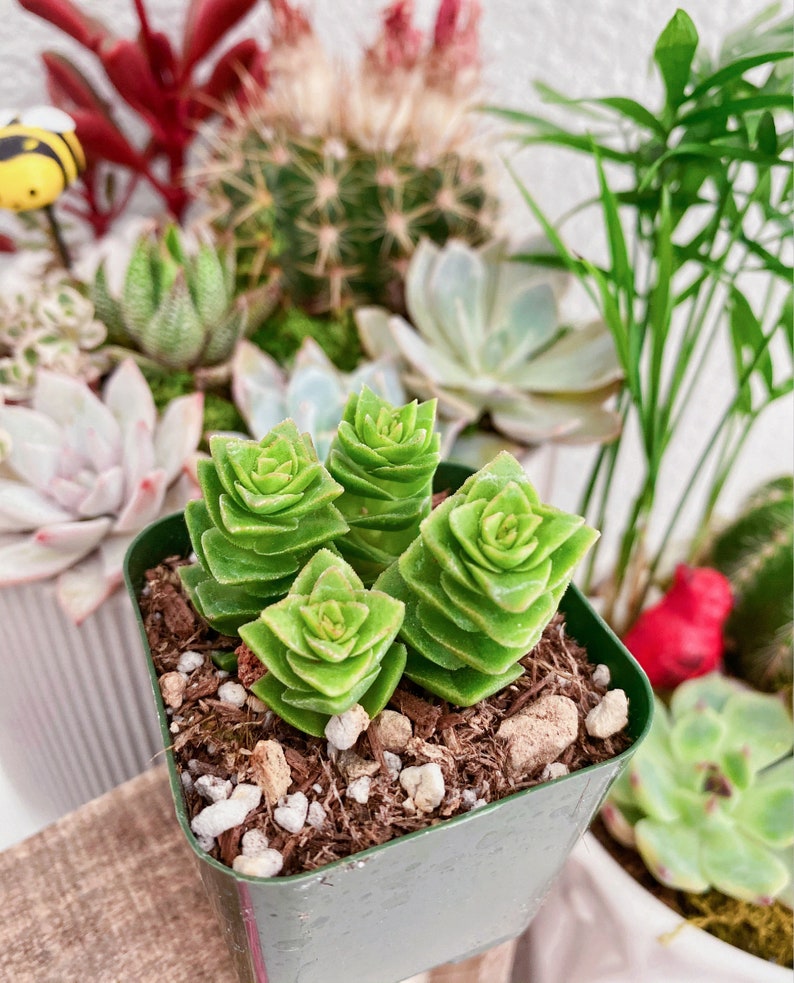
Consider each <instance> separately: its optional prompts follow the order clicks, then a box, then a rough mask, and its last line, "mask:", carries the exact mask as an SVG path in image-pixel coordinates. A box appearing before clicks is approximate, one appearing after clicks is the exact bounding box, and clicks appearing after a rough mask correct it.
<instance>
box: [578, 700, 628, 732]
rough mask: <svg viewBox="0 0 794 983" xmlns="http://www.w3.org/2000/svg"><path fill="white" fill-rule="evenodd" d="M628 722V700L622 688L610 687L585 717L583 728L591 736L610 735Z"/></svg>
mask: <svg viewBox="0 0 794 983" xmlns="http://www.w3.org/2000/svg"><path fill="white" fill-rule="evenodd" d="M628 722H629V701H628V699H627V698H626V694H625V693H624V692H623V690H622V689H611V690H610V691H609V692H608V693H606V694H605V695H604V698H603V699H602V700H601V702H600V703H599V704H598V706H597V707H593V709H592V710H591V711H590V713H588V715H587V716H586V717H585V721H584V726H585V730H586V731H587V733H588V734H589V735H590V736H591V737H599V738H604V737H612V735H613V734H617V733H618V731H620V730H623V728H624V727H625V726H626V724H627V723H628Z"/></svg>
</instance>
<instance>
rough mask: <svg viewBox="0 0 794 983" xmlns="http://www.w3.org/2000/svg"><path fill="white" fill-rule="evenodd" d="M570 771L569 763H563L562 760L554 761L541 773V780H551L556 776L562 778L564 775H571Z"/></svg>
mask: <svg viewBox="0 0 794 983" xmlns="http://www.w3.org/2000/svg"><path fill="white" fill-rule="evenodd" d="M570 772H571V769H570V768H569V767H568V765H566V764H563V763H562V761H552V762H551V764H548V765H546V767H545V768H544V769H543V771H542V772H541V773H540V780H541V781H542V782H550V781H553V780H554V779H555V778H562V776H563V775H569V774H570Z"/></svg>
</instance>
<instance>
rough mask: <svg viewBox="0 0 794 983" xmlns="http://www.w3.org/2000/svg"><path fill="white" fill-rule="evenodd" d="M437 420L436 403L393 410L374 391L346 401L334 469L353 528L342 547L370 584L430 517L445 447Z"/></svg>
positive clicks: (333, 448) (343, 508)
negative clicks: (440, 454)
mask: <svg viewBox="0 0 794 983" xmlns="http://www.w3.org/2000/svg"><path fill="white" fill-rule="evenodd" d="M435 414H436V401H435V400H429V401H428V402H426V403H421V404H418V403H417V402H416V401H415V400H414V401H413V402H411V403H407V404H406V405H405V406H400V407H393V406H391V405H390V404H389V403H388V402H387V401H386V400H384V399H382V398H381V397H379V396H378V395H376V393H374V392H373V391H372V390H371V389H369V388H368V387H367V386H363V387H362V390H361V393H360V395H356V394H353V395H351V396H350V397H349V399H348V401H347V404H346V406H345V411H344V415H343V418H342V420H341V422H340V423H339V428H338V430H337V434H336V437H335V438H334V440H333V442H332V444H331V449H330V451H329V454H328V462H327V463H328V470H329V471H330V473H331V475H332V476H333V477H334V478H335V479H336V480H337V481H338V482H339V483H340V484H341V485H342V487H343V488H344V489H345V492H344V494H343V495H342V497H341V499H340V500H339V503H338V505H339V509H340V511H341V512H342V515H343V516H344V517H345V519H346V520H347V522H348V524H349V525H350V529H349V531H348V532H347V533H346V534H345V535H344V536H343V537H342V538H341V539H340V540H339V541H338V543H337V546H338V548H339V551H340V552H341V553H342V555H343V556H344V557H345V558H346V559H348V560H349V561H350V562H351V563H352V564H353V565H354V566H355V568H356V570H357V571H358V572H359V574H360V575H361V577H362V578H363V579H364V581H365V582H367V583H370V584H371V583H372V582H373V581H374V580H375V578H376V577H377V576H378V574H379V573H381V572H382V571H383V570H385V569H386V567H387V566H388V565H389V564H390V563H391V562H392V561H393V560H395V559H397V557H398V556H400V554H401V553H402V552H403V550H405V549H406V548H407V547H408V546H409V545H410V544H411V542H412V541H413V540H414V539H415V538H416V536H417V534H418V533H419V524H420V523H421V521H422V520H423V519H424V518H426V517H427V516H428V515H429V514H430V507H431V503H432V496H433V475H434V474H435V471H436V468H437V467H438V448H439V441H440V437H439V435H438V434H437V433H435V432H434V430H433V425H434V422H435Z"/></svg>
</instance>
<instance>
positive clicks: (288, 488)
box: [180, 420, 347, 634]
mask: <svg viewBox="0 0 794 983" xmlns="http://www.w3.org/2000/svg"><path fill="white" fill-rule="evenodd" d="M210 454H211V457H210V459H209V460H203V461H200V462H199V465H198V480H199V484H200V485H201V490H202V493H203V498H202V499H201V500H197V501H194V502H191V503H189V504H188V506H187V508H186V509H185V519H186V522H187V527H188V531H189V533H190V540H191V543H192V544H193V549H194V550H195V553H196V557H197V563H195V564H193V565H191V566H187V567H182V568H181V570H180V573H181V576H182V580H183V582H184V584H185V587H186V588H187V591H188V593H189V595H190V598H191V600H192V601H193V604H194V605H195V607H196V609H197V610H198V611H199V613H200V614H201V615H202V616H203V617H204V618H206V619H207V621H209V622H210V624H211V625H213V627H215V628H217V629H218V630H219V631H222V632H225V633H227V634H234V633H236V632H237V629H238V628H239V627H240V625H241V624H243V623H244V622H246V621H251V620H252V619H253V618H256V617H257V616H258V615H259V613H260V611H261V610H262V608H264V607H265V605H266V604H267V603H269V602H272V601H273V600H278V599H280V598H282V597H283V596H284V595H285V594H286V593H287V591H288V590H289V588H290V585H291V584H292V582H293V580H294V579H295V575H296V574H297V572H298V570H299V569H300V568H301V566H302V565H303V563H304V562H305V561H306V560H307V559H308V557H309V555H310V553H311V552H312V550H314V549H317V548H318V547H320V546H323V545H325V544H327V543H330V541H331V540H332V539H334V538H335V537H337V536H341V535H342V534H343V533H344V532H345V531H346V529H347V524H346V523H345V520H344V519H343V518H342V515H341V514H340V512H339V510H338V509H337V508H336V507H335V505H334V504H333V502H334V499H336V498H338V497H339V495H341V493H342V488H341V486H340V485H338V484H337V483H336V482H335V481H334V480H333V478H331V476H330V475H329V474H328V472H327V471H326V469H325V468H324V467H323V466H322V464H321V463H320V462H319V461H318V459H317V454H316V453H315V450H314V447H313V445H312V443H311V440H310V439H309V438H308V437H307V436H306V435H303V434H300V433H299V432H298V429H297V427H296V426H295V424H294V422H293V421H292V420H285V421H284V422H283V423H280V424H279V425H278V426H276V427H274V428H273V429H272V430H271V431H270V432H269V433H268V434H266V435H265V436H264V437H263V438H262V440H261V441H256V440H245V439H243V438H240V437H227V436H222V435H215V436H213V437H211V438H210Z"/></svg>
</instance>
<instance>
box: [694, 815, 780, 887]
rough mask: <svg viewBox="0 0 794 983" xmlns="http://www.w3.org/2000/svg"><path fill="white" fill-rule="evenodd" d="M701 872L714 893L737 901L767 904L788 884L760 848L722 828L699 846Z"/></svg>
mask: <svg viewBox="0 0 794 983" xmlns="http://www.w3.org/2000/svg"><path fill="white" fill-rule="evenodd" d="M701 869H702V870H703V873H704V874H705V876H706V877H707V878H708V880H709V883H711V884H713V885H714V887H715V888H716V889H717V890H718V891H722V893H723V894H727V895H729V896H730V897H732V898H738V899H739V900H740V901H751V902H753V903H755V904H759V903H765V902H768V900H769V899H770V898H774V897H775V895H776V894H779V893H780V892H781V891H782V890H783V888H784V887H785V886H786V884H788V882H789V879H790V877H791V872H790V870H788V869H787V868H786V866H785V864H783V863H782V862H781V861H780V859H779V858H778V857H776V856H775V855H774V854H773V853H772V852H771V851H770V850H769V849H767V848H766V847H765V846H764V845H763V844H761V843H758V842H757V841H756V840H754V839H753V838H751V837H749V836H747V835H745V834H744V833H743V832H742V831H741V830H737V829H735V828H732V827H728V826H723V827H720V828H718V829H712V830H710V831H709V835H708V836H704V837H703V841H702V844H701Z"/></svg>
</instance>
